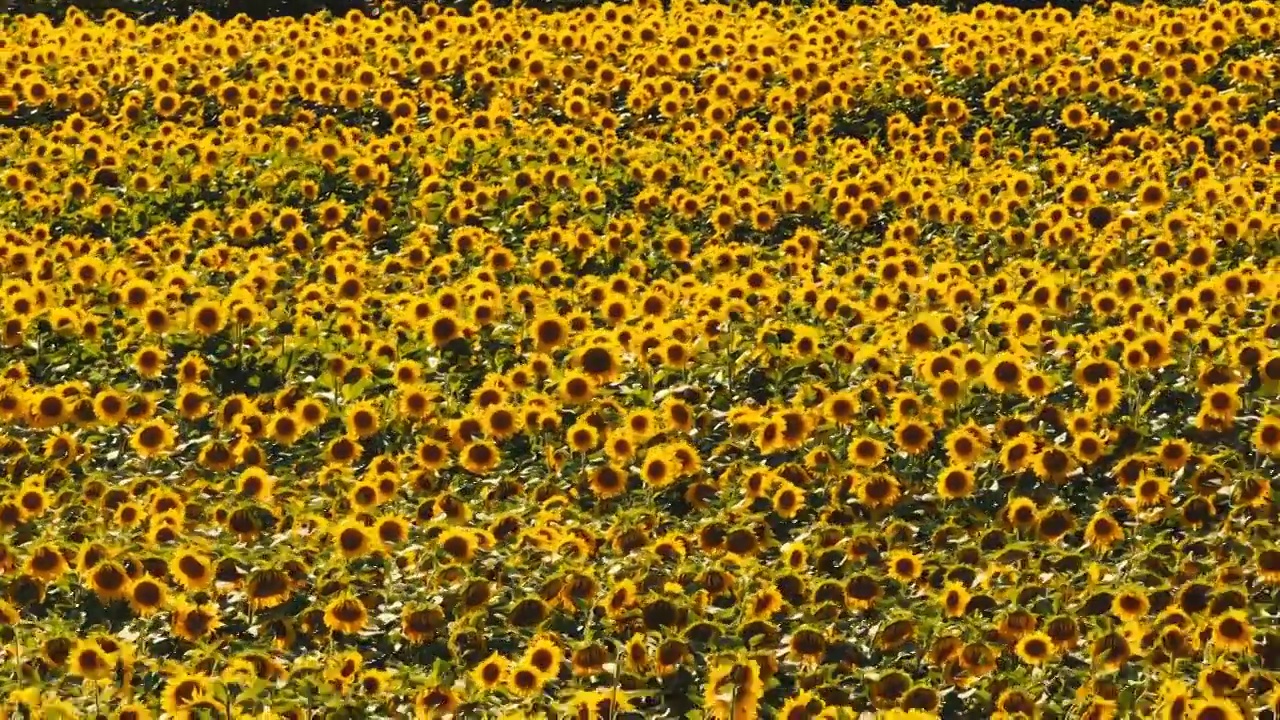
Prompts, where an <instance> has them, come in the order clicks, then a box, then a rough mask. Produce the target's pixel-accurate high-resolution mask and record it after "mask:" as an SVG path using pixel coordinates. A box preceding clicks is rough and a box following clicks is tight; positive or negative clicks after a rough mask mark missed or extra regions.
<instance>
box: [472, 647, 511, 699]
mask: <svg viewBox="0 0 1280 720" xmlns="http://www.w3.org/2000/svg"><path fill="white" fill-rule="evenodd" d="M509 670H510V662H508V661H507V659H506V658H504V657H502V656H501V655H499V654H498V653H496V652H495V653H493V654H491V655H490V656H489V657H487V658H485V659H484V660H482V661H480V663H479V664H477V665H476V666H475V667H474V668H472V670H471V680H472V681H473V682H474V683H475V684H476V685H479V686H480V687H481V688H483V689H485V690H493V689H494V688H496V687H498V686H499V685H502V684H503V683H504V682H506V681H507V675H508V671H509Z"/></svg>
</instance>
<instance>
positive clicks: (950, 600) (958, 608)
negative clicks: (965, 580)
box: [939, 582, 971, 618]
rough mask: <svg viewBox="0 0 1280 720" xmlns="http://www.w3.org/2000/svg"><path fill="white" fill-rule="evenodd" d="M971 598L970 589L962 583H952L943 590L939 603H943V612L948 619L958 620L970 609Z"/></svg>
mask: <svg viewBox="0 0 1280 720" xmlns="http://www.w3.org/2000/svg"><path fill="white" fill-rule="evenodd" d="M970 598H971V596H970V594H969V590H968V588H966V587H965V586H964V585H963V584H961V583H958V582H951V583H947V585H946V587H945V588H943V591H942V594H941V595H940V596H939V602H941V603H942V611H943V613H944V614H945V615H946V616H947V617H952V618H956V617H961V616H963V615H964V613H965V610H966V609H967V608H968V607H969V600H970Z"/></svg>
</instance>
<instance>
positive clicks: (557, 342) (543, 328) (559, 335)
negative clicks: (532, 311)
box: [529, 315, 569, 353]
mask: <svg viewBox="0 0 1280 720" xmlns="http://www.w3.org/2000/svg"><path fill="white" fill-rule="evenodd" d="M529 333H530V335H531V336H532V337H533V340H534V343H535V346H536V348H537V351H538V352H540V353H546V352H551V351H553V350H555V349H556V348H558V347H560V346H561V345H563V344H565V342H567V341H568V339H569V326H568V324H567V323H566V322H565V321H564V320H563V319H562V318H561V317H559V316H557V315H539V316H538V317H535V318H534V319H533V322H532V323H531V324H530V326H529Z"/></svg>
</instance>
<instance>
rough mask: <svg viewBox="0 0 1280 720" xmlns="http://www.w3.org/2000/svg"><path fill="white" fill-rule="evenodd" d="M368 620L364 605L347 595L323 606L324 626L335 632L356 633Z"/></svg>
mask: <svg viewBox="0 0 1280 720" xmlns="http://www.w3.org/2000/svg"><path fill="white" fill-rule="evenodd" d="M368 620H369V613H368V611H367V610H366V609H365V606H364V603H362V602H360V601H359V600H357V599H356V598H354V597H352V596H350V595H347V594H343V595H339V596H338V597H335V598H334V599H333V600H330V601H329V603H328V604H327V605H326V606H325V610H324V624H325V625H326V626H327V627H328V628H329V629H330V630H333V631H335V632H344V633H349V634H354V633H358V632H360V631H361V630H362V629H364V626H365V624H366V623H367V622H368Z"/></svg>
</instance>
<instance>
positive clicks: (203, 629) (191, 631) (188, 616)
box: [172, 600, 222, 643]
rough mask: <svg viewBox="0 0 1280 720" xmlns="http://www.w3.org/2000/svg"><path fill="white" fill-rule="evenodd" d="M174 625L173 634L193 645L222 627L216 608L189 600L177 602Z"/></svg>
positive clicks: (173, 619)
mask: <svg viewBox="0 0 1280 720" xmlns="http://www.w3.org/2000/svg"><path fill="white" fill-rule="evenodd" d="M172 623H173V634H174V635H176V636H177V637H180V638H182V639H184V640H186V641H187V642H192V643H195V642H200V641H201V640H203V639H204V638H206V637H208V636H210V635H212V634H214V633H215V632H216V631H217V629H218V628H219V627H221V626H222V621H221V620H220V619H219V618H218V609H217V608H216V607H215V606H213V605H211V604H208V603H205V604H196V603H193V602H190V601H188V600H179V601H177V603H176V604H175V607H174V611H173V618H172Z"/></svg>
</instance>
